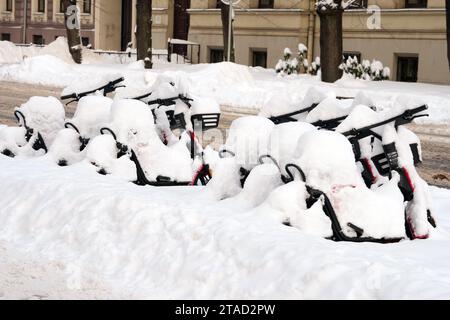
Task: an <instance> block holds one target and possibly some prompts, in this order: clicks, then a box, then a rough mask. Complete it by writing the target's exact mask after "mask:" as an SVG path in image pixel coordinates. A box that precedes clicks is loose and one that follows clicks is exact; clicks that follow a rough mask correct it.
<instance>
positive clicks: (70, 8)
mask: <svg viewBox="0 0 450 320" xmlns="http://www.w3.org/2000/svg"><path fill="white" fill-rule="evenodd" d="M63 1H64V2H63V4H64V22H65V24H66V31H67V44H68V45H69V52H70V54H71V55H72V59H73V61H75V63H81V60H82V54H81V51H82V47H81V35H80V34H81V33H80V28H81V22H80V11H79V10H78V7H77V1H76V0H63Z"/></svg>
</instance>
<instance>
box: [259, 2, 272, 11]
mask: <svg viewBox="0 0 450 320" xmlns="http://www.w3.org/2000/svg"><path fill="white" fill-rule="evenodd" d="M258 8H259V9H273V0H259V4H258Z"/></svg>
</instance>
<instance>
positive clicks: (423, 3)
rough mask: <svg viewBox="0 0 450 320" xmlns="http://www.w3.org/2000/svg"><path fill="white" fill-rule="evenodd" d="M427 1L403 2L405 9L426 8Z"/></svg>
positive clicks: (410, 0)
mask: <svg viewBox="0 0 450 320" xmlns="http://www.w3.org/2000/svg"><path fill="white" fill-rule="evenodd" d="M427 2H428V1H427V0H405V8H426V7H427Z"/></svg>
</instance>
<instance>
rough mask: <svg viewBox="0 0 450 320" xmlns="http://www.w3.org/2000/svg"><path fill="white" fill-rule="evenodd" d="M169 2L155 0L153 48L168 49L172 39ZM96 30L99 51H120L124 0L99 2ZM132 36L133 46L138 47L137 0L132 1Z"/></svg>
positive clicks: (103, 0) (167, 0)
mask: <svg viewBox="0 0 450 320" xmlns="http://www.w3.org/2000/svg"><path fill="white" fill-rule="evenodd" d="M169 2H170V1H169V0H153V3H152V4H153V26H152V40H153V48H156V49H163V48H167V39H168V38H169V37H170V35H169V31H170V26H169V22H170V21H169V20H170V7H169ZM97 4H98V5H97V8H96V13H95V14H96V19H95V22H96V23H95V30H96V43H97V44H98V45H97V48H98V49H103V50H120V49H121V48H120V46H121V37H122V31H121V30H122V21H121V17H122V0H97ZM132 8H133V11H132V34H131V40H132V42H133V46H134V47H135V46H136V36H135V34H134V32H135V30H136V16H137V12H136V0H132Z"/></svg>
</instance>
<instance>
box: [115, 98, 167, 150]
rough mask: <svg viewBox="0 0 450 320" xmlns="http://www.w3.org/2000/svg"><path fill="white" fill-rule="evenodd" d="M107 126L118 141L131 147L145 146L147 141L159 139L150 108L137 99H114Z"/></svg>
mask: <svg viewBox="0 0 450 320" xmlns="http://www.w3.org/2000/svg"><path fill="white" fill-rule="evenodd" d="M108 127H109V128H110V129H112V130H113V131H114V133H115V134H116V136H117V141H118V142H121V143H123V144H126V145H128V146H130V147H132V148H134V147H139V146H146V145H147V144H148V143H149V141H151V140H154V139H159V138H158V136H157V134H156V131H155V124H154V120H153V114H152V112H151V109H150V108H149V107H148V106H147V105H146V104H145V103H143V102H141V101H138V100H133V99H123V100H116V101H114V103H113V104H112V106H111V117H110V124H109V126H108Z"/></svg>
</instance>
